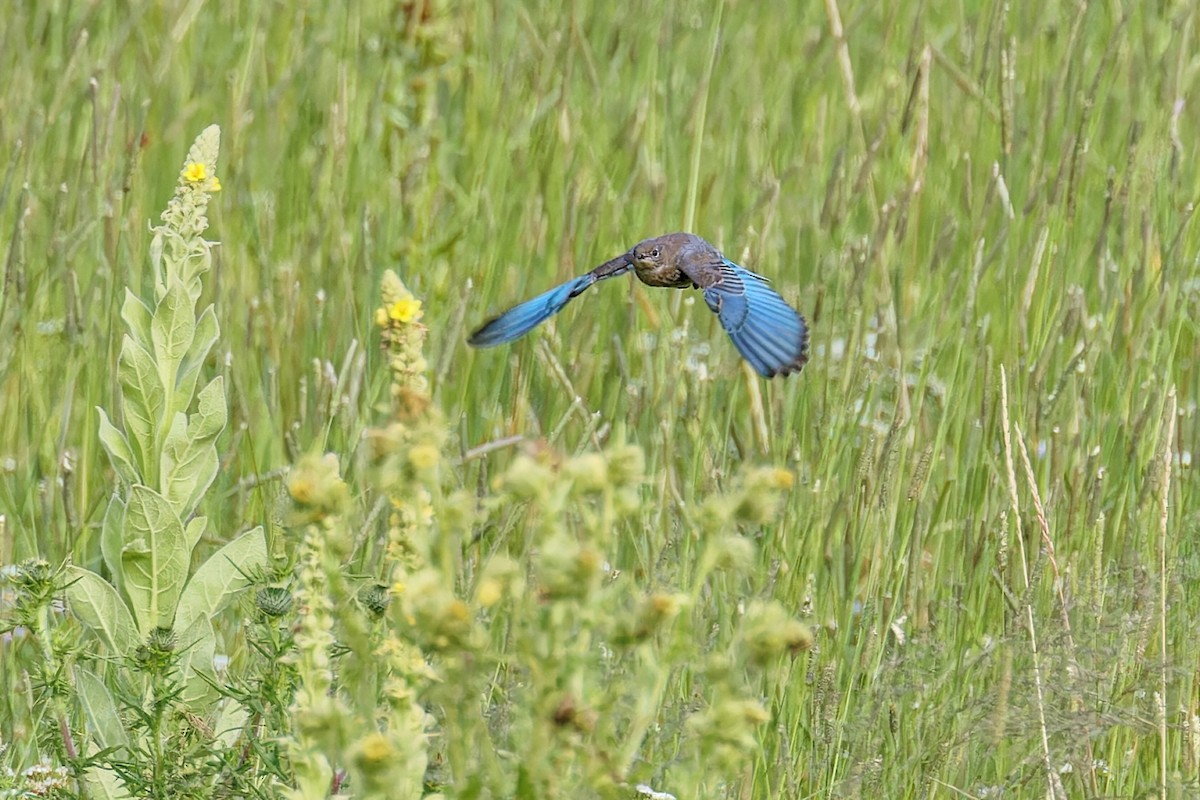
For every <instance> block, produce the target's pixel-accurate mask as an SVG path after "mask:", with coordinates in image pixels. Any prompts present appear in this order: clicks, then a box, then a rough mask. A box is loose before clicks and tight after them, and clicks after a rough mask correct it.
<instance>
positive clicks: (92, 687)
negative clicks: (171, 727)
mask: <svg viewBox="0 0 1200 800" xmlns="http://www.w3.org/2000/svg"><path fill="white" fill-rule="evenodd" d="M74 675H75V692H76V694H77V695H78V697H79V703H80V705H81V706H83V715H84V717H86V718H87V724H88V730H90V731H91V733H92V735H93V736H94V737H95V739H96V743H97V744H98V745H100V749H102V750H103V749H107V748H109V747H119V746H121V745H127V744H129V736H128V734H127V733H126V732H125V726H123V725H122V724H121V717H120V716H119V715H118V714H117V704H116V703H115V702H114V701H113V698H112V695H111V694H110V693H109V691H108V687H107V686H105V685H104V681H102V680H100V676H99V675H97V674H96V673H94V672H92V671H91V670H87V669H84V668H83V667H80V666H76V667H75V670H74Z"/></svg>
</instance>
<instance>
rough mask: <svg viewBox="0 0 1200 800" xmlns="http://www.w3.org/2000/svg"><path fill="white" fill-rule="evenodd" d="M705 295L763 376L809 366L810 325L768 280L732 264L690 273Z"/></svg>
mask: <svg viewBox="0 0 1200 800" xmlns="http://www.w3.org/2000/svg"><path fill="white" fill-rule="evenodd" d="M686 271H687V274H688V276H689V277H690V278H691V279H692V281H693V282H694V283H695V284H696V285H697V286H698V287H699V288H700V289H702V290H703V291H704V302H705V303H707V304H708V307H709V308H711V309H712V310H713V311H714V312H716V314H717V317H718V318H719V319H720V320H721V325H722V327H724V328H725V331H726V332H727V333H728V334H729V338H730V339H732V340H733V344H734V346H735V347H737V349H738V352H740V353H741V354H742V356H743V357H744V358H745V359H746V360H747V361H749V362H750V366H752V367H754V370H755V371H756V372H757V373H758V374H759V375H762V376H763V377H766V378H773V377H775V376H776V375H790V374H792V373H793V372H799V371H800V370H801V369H803V368H804V365H805V363H807V361H808V325H807V324H806V323H805V322H804V318H803V317H802V316H800V314H798V313H797V312H796V311H795V309H793V308H792V307H791V306H789V305H788V304H787V301H785V300H784V299H783V298H782V297H780V296H779V295H778V294H776V293H775V291H774V290H773V289H771V287H770V286H769V285H768V284H767V279H766V278H764V277H763V276H761V275H759V274H757V273H754V272H751V271H750V270H748V269H744V268H742V267H739V266H738V265H737V264H734V263H733V262H732V261H729V260H728V259H726V260H724V261H722V262H720V263H718V264H707V265H704V266H702V267H696V268H691V269H688V270H686Z"/></svg>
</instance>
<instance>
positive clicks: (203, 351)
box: [171, 306, 221, 413]
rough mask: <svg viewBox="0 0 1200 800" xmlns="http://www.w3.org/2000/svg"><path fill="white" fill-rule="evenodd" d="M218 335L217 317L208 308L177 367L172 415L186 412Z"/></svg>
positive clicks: (219, 332) (219, 333)
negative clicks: (205, 361) (202, 368)
mask: <svg viewBox="0 0 1200 800" xmlns="http://www.w3.org/2000/svg"><path fill="white" fill-rule="evenodd" d="M220 335H221V329H220V326H219V325H218V324H217V315H216V313H214V311H213V307H212V306H209V307H208V308H206V309H204V312H203V313H202V314H200V318H199V319H197V320H196V332H195V335H194V336H193V337H192V346H191V347H189V348H188V351H187V355H186V356H184V358H183V362H182V363H181V364H180V365H179V374H178V376H177V377H176V378H175V402H174V403H173V404H172V405H173V406H174V407H173V408H172V409H171V411H172V413H174V412H178V411H187V409H188V406H189V405H190V404H191V402H192V392H194V391H196V381H197V379H199V377H200V368H201V367H202V366H203V365H204V360H205V359H206V358H208V354H209V351H211V350H212V346H213V345H214V344H216V341H217V338H218V337H219V336H220Z"/></svg>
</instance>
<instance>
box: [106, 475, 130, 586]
mask: <svg viewBox="0 0 1200 800" xmlns="http://www.w3.org/2000/svg"><path fill="white" fill-rule="evenodd" d="M124 547H125V501H124V500H122V499H121V496H120V495H118V494H114V495H113V496H112V497H110V498H109V499H108V508H106V509H105V510H104V524H103V525H101V526H100V553H101V554H102V555H103V556H104V563H105V564H106V565H107V566H108V571H109V573H110V574H111V575H112V576H113V585H114V586H115V587H116V589H117V591H118V592H120V591H121V578H122V574H121V550H122V548H124Z"/></svg>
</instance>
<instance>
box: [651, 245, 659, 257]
mask: <svg viewBox="0 0 1200 800" xmlns="http://www.w3.org/2000/svg"><path fill="white" fill-rule="evenodd" d="M660 255H662V251H661V250H659V249H658V248H657V247H656V248H654V249H653V250H651V251H650V257H651V258H658V257H659V256H660Z"/></svg>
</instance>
